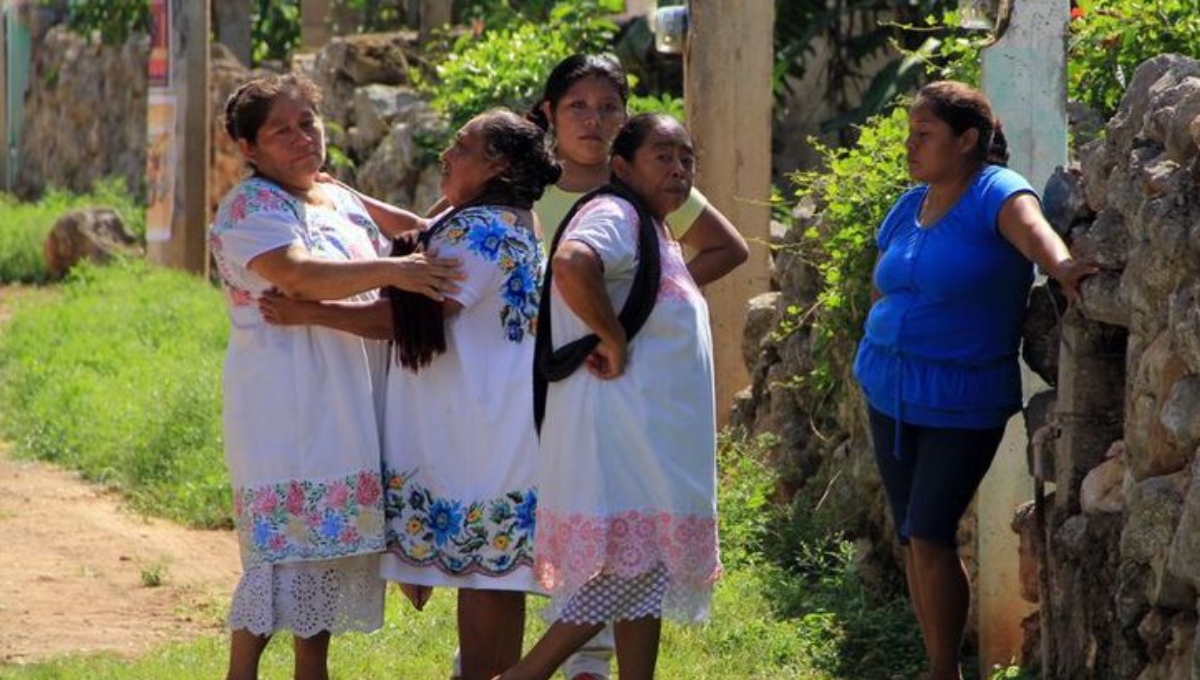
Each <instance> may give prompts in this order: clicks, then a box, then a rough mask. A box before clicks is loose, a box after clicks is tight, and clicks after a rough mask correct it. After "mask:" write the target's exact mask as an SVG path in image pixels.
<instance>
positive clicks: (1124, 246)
mask: <svg viewBox="0 0 1200 680" xmlns="http://www.w3.org/2000/svg"><path fill="white" fill-rule="evenodd" d="M1131 245H1132V243H1131V241H1130V237H1129V231H1128V229H1127V228H1126V226H1125V220H1124V219H1123V218H1122V217H1121V213H1119V212H1117V211H1116V210H1112V209H1105V210H1101V211H1100V212H1099V213H1098V214H1097V215H1096V219H1095V220H1093V221H1092V222H1090V223H1088V224H1087V225H1086V226H1083V227H1077V228H1075V229H1073V230H1072V231H1071V254H1072V255H1074V256H1075V257H1077V258H1089V259H1092V260H1095V262H1096V264H1098V265H1100V266H1101V267H1102V268H1104V269H1105V270H1115V271H1120V270H1122V269H1124V268H1125V264H1126V262H1127V261H1128V260H1129V251H1130V249H1131Z"/></svg>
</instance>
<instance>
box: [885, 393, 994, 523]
mask: <svg viewBox="0 0 1200 680" xmlns="http://www.w3.org/2000/svg"><path fill="white" fill-rule="evenodd" d="M870 418H871V438H872V440H874V443H875V462H876V463H877V464H878V465H879V474H880V475H881V476H882V477H883V486H884V489H886V491H887V497H888V505H889V506H890V507H891V509H892V521H893V522H895V524H896V533H897V534H898V535H899V537H900V542H901V543H902V544H904V545H907V544H908V540H909V539H910V538H914V537H915V538H920V539H923V540H927V541H932V542H934V543H940V544H942V545H947V546H951V547H957V545H958V541H957V539H956V534H957V533H958V521H959V520H960V519H962V516H963V513H965V512H966V511H967V506H968V505H970V504H971V499H972V498H974V496H975V491H976V490H978V489H979V484H980V482H982V481H983V476H984V475H985V474H987V471H988V468H989V467H991V465H992V459H993V458H995V457H996V451H997V449H999V448H1000V440H1001V439H1002V438H1003V437H1004V426H1000V427H993V428H988V429H967V428H952V427H925V426H923V425H913V424H911V423H901V424H900V428H899V430H897V427H896V421H895V420H894V419H892V418H890V417H888V416H886V415H884V414H882V413H880V412H879V411H877V410H875V409H874V408H871V409H870ZM897 432H898V433H899V435H900V451H899V452H897V451H896V450H895V441H896V435H897ZM897 453H898V454H899V455H897Z"/></svg>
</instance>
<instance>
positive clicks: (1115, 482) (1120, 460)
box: [1079, 441, 1125, 514]
mask: <svg viewBox="0 0 1200 680" xmlns="http://www.w3.org/2000/svg"><path fill="white" fill-rule="evenodd" d="M1104 456H1105V461H1104V462H1103V463H1101V464H1099V465H1097V466H1096V467H1094V468H1092V469H1091V470H1090V471H1089V472H1088V473H1087V475H1086V476H1084V478H1083V484H1082V485H1081V488H1080V491H1079V505H1080V508H1081V509H1082V510H1083V512H1084V513H1085V514H1091V513H1117V512H1121V511H1122V510H1124V509H1125V489H1124V483H1125V442H1123V441H1116V442H1113V445H1112V446H1111V447H1109V450H1108V452H1107V453H1105V454H1104Z"/></svg>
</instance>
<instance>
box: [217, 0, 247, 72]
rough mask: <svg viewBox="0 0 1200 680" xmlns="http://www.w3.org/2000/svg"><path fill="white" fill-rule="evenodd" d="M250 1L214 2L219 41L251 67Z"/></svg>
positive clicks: (227, 0)
mask: <svg viewBox="0 0 1200 680" xmlns="http://www.w3.org/2000/svg"><path fill="white" fill-rule="evenodd" d="M250 15H251V8H250V0H212V16H213V23H214V24H215V27H214V28H215V29H216V34H217V40H218V41H220V42H221V44H223V45H225V46H226V47H228V48H229V49H230V51H232V52H233V56H235V57H237V58H238V61H240V62H242V65H243V66H246V67H249V66H250V65H251V64H250V60H251V47H250V45H251V40H250Z"/></svg>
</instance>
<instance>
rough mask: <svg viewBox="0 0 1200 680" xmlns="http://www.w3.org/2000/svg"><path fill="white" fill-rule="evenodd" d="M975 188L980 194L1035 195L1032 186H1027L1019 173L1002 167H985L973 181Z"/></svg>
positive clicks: (1025, 180) (1026, 182) (1027, 181)
mask: <svg viewBox="0 0 1200 680" xmlns="http://www.w3.org/2000/svg"><path fill="white" fill-rule="evenodd" d="M975 188H976V190H977V191H979V192H981V193H986V192H991V191H999V192H1001V193H1005V194H1013V193H1017V192H1020V191H1028V192H1031V193H1034V194H1036V193H1037V192H1036V191H1034V189H1033V186H1032V185H1030V184H1029V180H1027V179H1025V177H1024V176H1023V175H1021V173H1019V172H1017V171H1015V170H1012V169H1010V168H1006V167H1004V166H1002V165H985V166H984V167H983V169H982V170H980V171H979V176H978V177H977V178H976V179H975Z"/></svg>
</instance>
